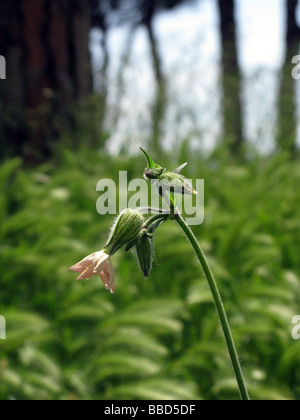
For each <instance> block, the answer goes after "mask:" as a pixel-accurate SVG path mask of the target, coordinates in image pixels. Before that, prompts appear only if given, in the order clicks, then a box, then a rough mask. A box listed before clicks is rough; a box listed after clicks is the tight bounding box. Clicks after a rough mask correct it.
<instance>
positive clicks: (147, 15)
mask: <svg viewBox="0 0 300 420" xmlns="http://www.w3.org/2000/svg"><path fill="white" fill-rule="evenodd" d="M157 3H158V1H157V0H153V1H151V2H150V1H148V0H142V5H141V7H142V10H143V11H144V17H143V20H142V22H141V23H142V24H143V25H145V27H146V30H147V34H148V38H149V43H150V48H151V55H152V62H153V69H154V75H155V80H156V95H155V100H154V103H153V107H152V144H151V146H152V148H153V152H154V155H156V156H157V157H159V156H161V153H162V145H161V143H162V131H163V122H164V118H165V111H166V102H167V97H166V84H165V78H164V75H163V71H162V62H161V58H160V54H159V49H158V43H157V40H156V37H155V34H154V30H153V18H154V15H155V11H156V7H157Z"/></svg>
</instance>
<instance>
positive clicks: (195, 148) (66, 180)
mask: <svg viewBox="0 0 300 420" xmlns="http://www.w3.org/2000/svg"><path fill="white" fill-rule="evenodd" d="M298 6H299V5H298V2H297V0H251V1H250V0H219V1H217V0H186V1H184V0H153V1H149V0H98V1H88V0H80V1H79V0H51V1H43V0H2V1H1V4H0V55H2V56H4V57H5V59H6V80H0V160H1V163H0V191H1V197H0V220H1V224H0V272H1V274H0V279H1V283H0V285H1V287H0V315H2V316H5V318H6V320H7V340H6V341H0V398H1V399H2V400H7V399H34V400H36V399H50V400H51V399H71V400H81V399H183V400H184V399H215V400H222V399H237V398H238V392H237V388H236V385H235V381H234V378H233V374H232V371H231V367H230V363H229V359H228V355H227V352H226V347H225V343H224V340H223V337H222V333H221V329H220V326H219V323H218V320H217V316H216V313H215V310H214V307H213V304H212V299H211V296H210V292H209V290H208V288H207V285H206V281H205V278H204V275H203V273H202V270H201V269H200V268H199V267H198V265H197V263H196V261H195V258H194V256H193V254H191V251H190V248H189V244H188V243H187V242H186V240H185V238H184V237H182V235H181V234H180V232H179V231H178V227H177V226H176V225H172V224H169V225H167V226H164V227H162V228H161V230H160V231H159V232H158V234H157V237H156V247H157V256H158V260H159V266H158V267H155V268H154V270H153V272H152V273H151V277H150V278H149V279H147V280H145V279H144V278H143V275H142V273H141V272H140V271H139V270H138V269H137V266H136V262H135V259H134V257H131V256H128V255H123V254H122V253H120V254H118V255H117V256H116V258H115V259H114V264H115V267H116V272H117V279H116V293H115V295H110V294H109V293H107V292H106V291H105V290H104V288H103V285H102V284H100V281H99V280H97V279H93V280H91V281H86V282H76V281H75V278H74V273H71V272H69V271H68V268H69V267H70V266H71V265H73V264H74V263H75V262H77V261H78V260H80V259H82V258H83V257H84V256H85V255H88V254H89V253H91V252H93V251H95V250H98V249H100V248H102V247H103V245H104V242H105V240H106V238H107V232H108V229H109V227H110V225H111V223H112V218H111V217H110V216H108V217H106V216H99V215H98V214H97V212H96V200H97V198H98V193H97V192H96V184H97V182H98V180H99V179H101V178H112V179H115V180H116V181H118V172H119V170H127V171H128V178H129V179H131V178H136V177H141V175H142V173H143V170H144V165H145V161H144V158H143V157H142V156H140V155H138V147H139V146H143V147H145V148H147V150H149V152H151V154H152V155H153V157H154V158H155V159H157V160H158V161H159V162H160V163H162V164H163V165H164V166H167V167H170V168H173V167H174V168H175V167H176V166H178V165H179V164H181V163H182V162H184V161H188V162H189V166H188V168H187V169H186V172H185V174H186V175H187V176H188V177H189V178H204V179H205V185H206V190H205V212H206V216H205V221H204V223H203V225H202V226H198V227H196V228H195V229H194V231H195V233H196V234H197V236H198V238H199V240H200V243H201V245H202V246H203V248H204V250H205V251H206V253H207V256H208V259H209V261H210V263H211V265H212V268H213V271H214V273H215V276H216V278H217V281H218V283H219V286H220V289H221V293H222V295H223V298H224V302H225V306H226V309H227V311H228V314H229V318H230V321H231V325H232V329H233V334H234V338H235V340H236V344H237V347H238V350H239V352H240V357H241V361H242V365H243V368H244V371H245V375H246V379H247V382H248V385H249V389H250V393H251V396H252V398H253V399H268V400H281V399H287V400H298V399H299V398H300V369H299V363H300V342H299V341H295V340H293V339H292V336H291V331H292V328H293V326H292V318H293V317H294V316H295V315H299V314H300V259H299V247H300V209H299V203H300V192H299V181H300V167H299V144H300V141H299V139H300V135H299V121H300V118H299V113H300V110H299V82H297V81H296V80H294V79H293V78H292V70H293V67H295V64H292V57H294V56H295V55H297V54H299V41H300V29H299V23H300V19H299V17H300V8H299V7H298Z"/></svg>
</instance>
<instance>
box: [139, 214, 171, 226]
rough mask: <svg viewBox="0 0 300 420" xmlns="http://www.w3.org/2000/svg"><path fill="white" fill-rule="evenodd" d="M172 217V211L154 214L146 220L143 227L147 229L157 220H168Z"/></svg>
mask: <svg viewBox="0 0 300 420" xmlns="http://www.w3.org/2000/svg"><path fill="white" fill-rule="evenodd" d="M169 218H170V213H167V214H157V215H155V216H152V217H151V218H150V219H148V220H147V221H146V223H145V224H144V226H143V228H144V229H147V228H148V227H150V226H151V225H152V224H153V223H155V222H159V221H160V220H161V221H163V220H165V221H166V220H168V219H169Z"/></svg>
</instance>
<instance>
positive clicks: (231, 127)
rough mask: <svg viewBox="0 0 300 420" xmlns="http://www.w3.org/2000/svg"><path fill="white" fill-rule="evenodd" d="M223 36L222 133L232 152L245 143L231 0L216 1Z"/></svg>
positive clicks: (235, 151)
mask: <svg viewBox="0 0 300 420" xmlns="http://www.w3.org/2000/svg"><path fill="white" fill-rule="evenodd" d="M218 1H219V13H220V32H221V39H222V66H223V108H224V110H223V112H224V136H225V140H226V141H227V142H228V144H229V147H230V150H231V152H232V154H233V155H235V156H240V155H241V154H242V149H243V145H244V137H243V126H242V102H241V74H240V69H239V64H238V55H237V31H236V23H235V16H234V15H235V3H234V0H218Z"/></svg>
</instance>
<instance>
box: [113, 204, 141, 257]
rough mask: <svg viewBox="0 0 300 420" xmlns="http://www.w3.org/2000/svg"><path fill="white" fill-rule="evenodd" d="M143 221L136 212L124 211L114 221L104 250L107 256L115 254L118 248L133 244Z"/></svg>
mask: <svg viewBox="0 0 300 420" xmlns="http://www.w3.org/2000/svg"><path fill="white" fill-rule="evenodd" d="M144 222H145V219H144V217H143V215H142V214H141V213H140V212H138V211H137V210H132V209H126V210H124V211H123V212H122V213H121V214H120V215H119V217H118V219H117V220H116V222H115V224H114V226H113V228H112V230H111V234H110V237H109V239H108V242H107V244H106V246H105V249H106V250H107V252H108V253H109V255H113V254H115V253H116V252H117V251H118V250H119V249H120V248H122V247H123V246H125V245H127V244H128V243H132V242H134V241H135V240H136V239H137V238H138V236H139V234H140V232H141V230H142V227H143V224H144Z"/></svg>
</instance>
